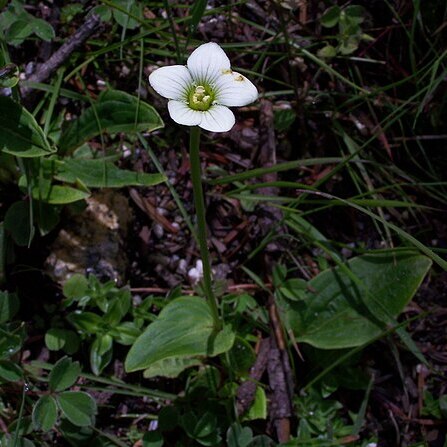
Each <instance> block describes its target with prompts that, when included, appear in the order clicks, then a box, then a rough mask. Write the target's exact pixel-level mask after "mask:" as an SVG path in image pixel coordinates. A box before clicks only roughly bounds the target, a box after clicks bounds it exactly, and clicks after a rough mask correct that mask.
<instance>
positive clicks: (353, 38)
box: [318, 5, 374, 59]
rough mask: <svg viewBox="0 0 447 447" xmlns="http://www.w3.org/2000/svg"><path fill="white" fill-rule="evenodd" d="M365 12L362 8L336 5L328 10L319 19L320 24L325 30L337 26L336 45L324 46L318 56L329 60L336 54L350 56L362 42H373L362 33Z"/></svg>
mask: <svg viewBox="0 0 447 447" xmlns="http://www.w3.org/2000/svg"><path fill="white" fill-rule="evenodd" d="M365 15H366V11H365V9H364V8H363V6H360V5H349V6H346V7H340V6H338V5H334V6H331V7H330V8H328V9H327V10H326V11H325V12H324V14H323V15H322V16H321V18H320V23H321V25H322V26H323V27H325V28H334V27H335V26H337V25H338V35H337V36H336V40H337V43H338V45H337V46H336V47H334V46H333V45H326V46H324V47H323V48H321V49H320V50H319V51H318V56H319V57H321V58H323V59H331V58H332V57H334V56H336V55H337V54H341V55H343V56H346V55H350V54H352V53H353V52H354V51H356V50H357V48H358V46H359V45H360V42H361V41H362V40H366V41H371V40H374V39H373V38H372V37H371V36H369V35H368V34H365V33H364V32H363V31H362V28H361V26H360V25H361V24H362V23H363V22H364V20H365Z"/></svg>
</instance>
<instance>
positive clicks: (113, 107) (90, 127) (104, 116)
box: [59, 90, 164, 154]
mask: <svg viewBox="0 0 447 447" xmlns="http://www.w3.org/2000/svg"><path fill="white" fill-rule="evenodd" d="M163 126H164V124H163V121H162V119H161V118H160V115H159V114H158V113H157V112H156V110H155V109H154V108H153V107H152V106H150V105H149V104H147V103H146V102H144V101H141V100H139V99H138V98H136V97H135V96H132V95H129V94H128V93H124V92H121V91H119V90H106V91H104V92H103V93H101V95H100V96H99V98H98V100H97V101H96V103H95V104H94V105H92V106H91V107H89V108H88V109H86V110H85V111H84V112H83V113H82V114H81V116H80V117H79V118H77V119H75V120H73V121H71V122H69V123H68V125H67V127H66V128H65V129H64V130H63V132H62V135H61V139H60V142H59V147H60V152H61V153H62V154H65V153H67V152H70V151H72V150H74V149H76V148H77V147H79V146H81V145H82V144H83V143H84V142H86V141H88V140H90V139H92V138H93V137H96V136H98V135H100V134H102V133H105V132H108V133H114V132H127V133H130V132H150V131H153V130H156V129H160V128H161V127H163Z"/></svg>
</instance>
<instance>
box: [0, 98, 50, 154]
mask: <svg viewBox="0 0 447 447" xmlns="http://www.w3.org/2000/svg"><path fill="white" fill-rule="evenodd" d="M0 116H1V117H2V120H1V121H0V151H4V152H6V153H8V154H12V155H15V156H17V157H42V156H44V155H49V154H51V153H52V152H54V150H55V149H53V148H52V147H51V146H50V144H49V143H48V140H47V138H46V136H45V134H44V133H43V131H42V129H41V128H40V126H39V125H38V124H37V122H36V120H35V118H34V117H33V115H31V113H29V112H28V111H27V110H26V109H25V108H24V107H22V106H21V105H19V104H17V103H16V102H15V101H13V100H12V99H10V98H7V97H5V96H0Z"/></svg>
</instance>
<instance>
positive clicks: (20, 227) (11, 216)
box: [0, 136, 33, 247]
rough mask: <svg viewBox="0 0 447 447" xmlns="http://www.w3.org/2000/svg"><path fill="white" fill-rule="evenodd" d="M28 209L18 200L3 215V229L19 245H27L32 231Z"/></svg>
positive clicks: (26, 205) (27, 206) (24, 203)
mask: <svg viewBox="0 0 447 447" xmlns="http://www.w3.org/2000/svg"><path fill="white" fill-rule="evenodd" d="M0 138H1V136H0ZM29 211H30V210H29V204H28V203H26V202H23V201H20V202H15V203H13V204H12V205H11V206H10V207H9V208H8V211H6V215H5V222H4V226H5V230H7V231H9V233H10V234H11V236H12V239H13V240H14V242H15V243H16V244H17V245H19V246H21V247H24V246H26V245H28V242H29V240H30V238H31V234H32V231H33V228H32V227H31V225H30V222H31V220H30V212H29Z"/></svg>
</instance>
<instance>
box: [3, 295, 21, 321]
mask: <svg viewBox="0 0 447 447" xmlns="http://www.w3.org/2000/svg"><path fill="white" fill-rule="evenodd" d="M18 310H19V297H18V296H17V295H16V294H15V293H9V292H6V291H0V323H6V322H7V321H9V320H11V319H12V317H13V316H14V315H15V314H16V313H17V312H18Z"/></svg>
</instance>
